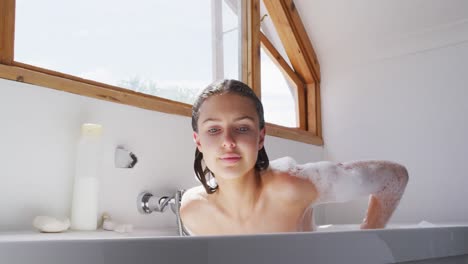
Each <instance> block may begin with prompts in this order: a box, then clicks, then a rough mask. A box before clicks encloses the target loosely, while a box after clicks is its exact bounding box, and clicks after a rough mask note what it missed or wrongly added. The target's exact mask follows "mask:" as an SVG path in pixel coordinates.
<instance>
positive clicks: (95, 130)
mask: <svg viewBox="0 0 468 264" xmlns="http://www.w3.org/2000/svg"><path fill="white" fill-rule="evenodd" d="M101 134H102V125H99V124H91V123H86V124H83V125H82V126H81V135H83V136H95V137H97V136H100V135H101Z"/></svg>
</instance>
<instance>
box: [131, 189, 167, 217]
mask: <svg viewBox="0 0 468 264" xmlns="http://www.w3.org/2000/svg"><path fill="white" fill-rule="evenodd" d="M171 199H172V198H170V197H168V196H162V197H157V196H154V195H153V194H151V193H150V192H142V193H140V194H139V195H138V197H137V208H138V211H139V212H140V213H142V214H150V213H152V212H161V213H163V212H164V211H166V209H167V205H168V204H169V202H170V200H171Z"/></svg>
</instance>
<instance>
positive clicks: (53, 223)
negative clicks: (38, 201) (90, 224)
mask: <svg viewBox="0 0 468 264" xmlns="http://www.w3.org/2000/svg"><path fill="white" fill-rule="evenodd" d="M33 226H34V227H35V228H37V229H38V230H39V231H41V232H44V233H59V232H63V231H65V230H67V229H68V228H69V227H70V219H68V218H66V219H65V220H63V221H61V220H59V219H57V218H54V217H50V216H36V217H35V218H34V221H33Z"/></svg>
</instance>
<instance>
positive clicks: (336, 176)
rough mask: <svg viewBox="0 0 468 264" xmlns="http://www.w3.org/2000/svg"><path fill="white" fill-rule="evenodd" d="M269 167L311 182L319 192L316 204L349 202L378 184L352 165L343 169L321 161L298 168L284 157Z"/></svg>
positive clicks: (338, 165) (339, 164)
mask: <svg viewBox="0 0 468 264" xmlns="http://www.w3.org/2000/svg"><path fill="white" fill-rule="evenodd" d="M270 164H271V165H270V166H271V168H272V169H274V170H278V171H282V172H287V173H288V174H289V175H291V176H296V177H300V178H303V179H307V180H309V181H311V182H312V183H313V184H314V185H315V187H316V189H317V191H318V193H319V197H318V199H317V200H316V201H315V203H326V202H345V201H349V200H351V199H355V198H357V197H360V196H363V195H368V194H370V193H372V192H373V191H376V189H377V186H379V185H380V184H379V182H378V181H377V180H376V178H375V177H374V179H373V180H369V179H370V178H373V177H369V176H371V175H369V173H366V172H367V171H366V170H359V169H354V168H353V167H352V166H351V167H346V166H345V165H344V164H341V163H338V164H336V163H333V162H329V161H320V162H315V163H307V164H304V165H298V164H297V163H296V161H295V160H294V159H292V158H291V157H284V158H281V159H277V160H274V161H272V162H271V163H270ZM372 166H373V167H372ZM377 167H378V166H376V165H374V164H371V166H369V167H368V168H367V169H369V168H370V170H369V171H370V172H372V171H375V170H376V168H377ZM371 174H372V173H371ZM384 178H388V177H384Z"/></svg>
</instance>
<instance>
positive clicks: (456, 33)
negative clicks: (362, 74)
mask: <svg viewBox="0 0 468 264" xmlns="http://www.w3.org/2000/svg"><path fill="white" fill-rule="evenodd" d="M294 3H295V4H296V7H297V9H298V11H299V14H300V16H301V18H302V22H303V24H304V26H305V28H306V30H307V32H308V35H309V38H310V39H311V41H312V44H313V46H314V49H315V51H316V53H317V56H318V58H319V61H320V64H321V66H322V69H323V67H340V66H341V67H349V66H350V64H351V65H356V64H362V63H366V62H371V61H375V60H381V59H388V58H391V57H395V56H401V55H405V54H411V53H417V52H424V51H426V50H431V49H434V48H440V47H444V46H449V45H457V44H460V43H463V42H467V41H468V0H294ZM273 41H274V40H273ZM274 42H277V41H274ZM277 46H278V45H277Z"/></svg>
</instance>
